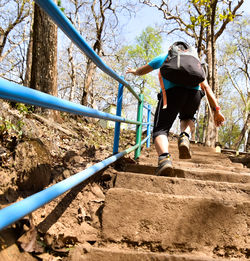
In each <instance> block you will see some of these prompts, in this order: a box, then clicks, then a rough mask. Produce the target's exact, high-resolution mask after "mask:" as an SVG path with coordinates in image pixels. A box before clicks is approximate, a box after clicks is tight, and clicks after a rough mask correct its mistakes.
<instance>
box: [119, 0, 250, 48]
mask: <svg viewBox="0 0 250 261" xmlns="http://www.w3.org/2000/svg"><path fill="white" fill-rule="evenodd" d="M240 10H244V12H245V13H247V14H248V15H250V0H245V1H244V3H243V5H242V6H241V9H240ZM162 21H163V15H162V14H161V12H160V11H158V10H157V9H156V8H152V7H149V6H146V5H144V6H143V7H142V8H141V9H140V10H139V11H138V12H137V13H136V16H135V17H133V18H132V19H131V20H130V21H129V22H128V23H127V25H126V27H125V28H124V32H123V34H124V35H126V39H127V40H128V41H129V44H130V43H133V42H134V40H135V37H136V36H139V35H140V34H141V32H142V31H143V30H144V29H145V28H146V27H147V26H154V25H155V24H160V23H162ZM165 44H166V45H168V44H169V45H170V44H171V41H169V42H168V41H166V42H165Z"/></svg>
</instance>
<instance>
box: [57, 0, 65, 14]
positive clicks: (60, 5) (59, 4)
mask: <svg viewBox="0 0 250 261" xmlns="http://www.w3.org/2000/svg"><path fill="white" fill-rule="evenodd" d="M57 6H58V7H60V10H61V11H62V12H64V11H65V8H64V7H62V1H61V0H58V1H57Z"/></svg>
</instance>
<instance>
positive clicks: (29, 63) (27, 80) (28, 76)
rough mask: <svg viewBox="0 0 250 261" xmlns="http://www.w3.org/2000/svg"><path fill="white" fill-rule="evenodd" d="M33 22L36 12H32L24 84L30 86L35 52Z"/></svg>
mask: <svg viewBox="0 0 250 261" xmlns="http://www.w3.org/2000/svg"><path fill="white" fill-rule="evenodd" d="M33 23H34V12H32V19H31V26H30V39H29V45H28V49H27V56H26V57H27V58H26V72H25V78H24V82H23V84H24V86H27V87H30V81H31V67H32V52H33Z"/></svg>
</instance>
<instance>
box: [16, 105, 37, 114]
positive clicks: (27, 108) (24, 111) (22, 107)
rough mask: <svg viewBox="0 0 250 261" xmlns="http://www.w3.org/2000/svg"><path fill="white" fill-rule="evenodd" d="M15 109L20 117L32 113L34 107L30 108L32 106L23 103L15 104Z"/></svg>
mask: <svg viewBox="0 0 250 261" xmlns="http://www.w3.org/2000/svg"><path fill="white" fill-rule="evenodd" d="M16 108H17V110H18V111H19V112H20V113H21V114H22V115H27V114H29V113H32V112H34V106H32V105H25V104H23V103H17V104H16Z"/></svg>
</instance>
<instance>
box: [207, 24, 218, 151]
mask: <svg viewBox="0 0 250 261" xmlns="http://www.w3.org/2000/svg"><path fill="white" fill-rule="evenodd" d="M206 54H207V63H208V83H209V85H210V87H211V89H212V91H213V92H214V94H215V96H217V95H218V79H217V77H218V76H217V70H216V52H215V42H214V40H213V35H212V29H211V26H208V28H207V53H206ZM208 106H209V105H208ZM217 137H218V130H217V127H216V126H215V124H214V120H213V113H211V111H210V110H208V124H207V131H206V138H205V145H207V146H210V147H215V143H216V141H217V140H216V139H217Z"/></svg>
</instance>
